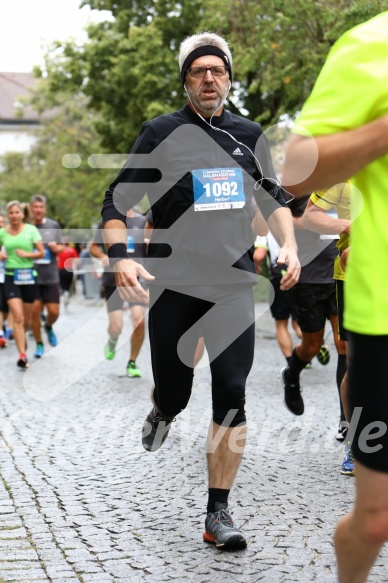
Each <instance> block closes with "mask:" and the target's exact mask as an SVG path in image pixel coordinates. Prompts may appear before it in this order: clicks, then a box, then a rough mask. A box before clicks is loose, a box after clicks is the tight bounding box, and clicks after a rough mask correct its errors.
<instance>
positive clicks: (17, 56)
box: [0, 0, 110, 73]
mask: <svg viewBox="0 0 388 583" xmlns="http://www.w3.org/2000/svg"><path fill="white" fill-rule="evenodd" d="M80 3H81V0H12V1H10V0H0V72H2V73H11V72H12V73H28V72H30V71H31V70H32V68H33V66H34V65H40V64H43V55H44V53H45V52H46V51H45V49H44V47H45V46H46V45H47V44H50V43H51V42H52V41H54V40H60V41H65V40H68V39H69V38H70V37H74V38H76V39H77V40H78V41H84V40H86V38H87V35H86V33H85V32H84V28H85V26H86V25H87V24H88V23H89V22H95V21H98V20H104V19H108V18H109V14H110V13H109V12H99V11H96V10H94V11H91V10H90V9H89V8H88V7H86V6H85V7H84V8H82V9H81V10H80V9H79V5H80Z"/></svg>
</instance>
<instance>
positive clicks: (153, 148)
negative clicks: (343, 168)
mask: <svg viewBox="0 0 388 583" xmlns="http://www.w3.org/2000/svg"><path fill="white" fill-rule="evenodd" d="M179 68H180V74H181V82H182V86H183V87H184V89H185V91H186V93H187V98H188V103H187V104H186V105H185V106H184V107H183V108H182V109H181V110H179V111H176V112H174V113H171V114H168V115H162V116H160V117H158V118H156V119H153V120H152V121H150V122H147V123H146V124H144V126H143V128H142V130H141V133H140V135H139V137H138V140H137V141H136V144H135V146H134V148H133V149H132V153H131V156H130V158H129V160H128V162H127V164H126V166H125V167H124V168H123V169H122V171H121V172H120V174H119V175H118V177H117V179H116V180H115V181H114V182H113V183H112V184H111V186H110V187H109V189H108V191H107V192H106V195H105V200H104V205H103V210H102V217H103V222H104V237H105V241H106V243H107V246H108V256H109V257H110V260H111V265H113V266H114V270H115V276H116V284H117V286H118V289H119V291H120V294H121V296H122V297H123V298H124V299H127V300H128V301H134V300H139V299H140V300H141V301H148V293H147V292H146V291H145V290H144V289H143V288H142V286H141V285H140V284H139V282H138V279H137V278H138V275H141V276H143V277H144V279H146V280H148V281H149V282H150V298H149V300H150V312H149V335H150V344H151V356H152V368H153V375H154V383H155V385H154V389H153V394H152V401H153V407H152V409H151V411H150V413H149V414H148V416H147V418H146V420H145V422H144V426H143V435H142V443H143V447H144V448H145V449H146V450H147V451H156V450H157V449H158V448H159V447H160V446H161V445H162V443H163V442H164V441H165V439H166V437H167V434H168V432H169V429H170V427H171V423H172V421H173V420H174V418H175V417H176V415H178V414H179V413H180V412H181V411H183V409H185V407H186V406H187V404H188V402H189V399H190V394H191V389H192V384H193V370H194V367H193V364H194V353H195V349H196V347H197V344H198V338H199V337H200V336H201V335H203V336H204V339H205V344H206V348H207V351H208V354H209V361H210V369H211V375H212V404H213V419H212V422H211V424H210V428H209V434H208V443H207V464H208V478H209V484H208V485H209V490H208V504H207V516H206V520H205V533H204V540H205V541H206V542H210V543H214V544H215V545H216V546H217V547H218V548H220V549H230V550H233V549H240V548H244V547H245V546H246V538H245V536H244V534H243V533H242V532H241V530H240V529H238V528H237V527H236V526H235V524H234V522H233V520H232V517H231V514H230V510H229V508H228V496H229V492H230V490H231V488H232V485H233V482H234V479H235V476H236V474H237V470H238V467H239V464H240V461H241V458H242V452H243V449H244V444H245V435H246V421H245V419H246V418H245V384H246V379H247V376H248V374H249V371H250V369H251V365H252V359H253V351H254V302H253V293H252V285H253V284H255V283H256V274H255V268H254V262H253V259H252V257H253V233H252V229H251V220H252V208H251V205H250V201H251V199H252V196H253V195H254V196H255V198H256V202H257V204H258V206H259V208H260V210H261V212H262V213H263V215H264V217H265V218H266V219H267V220H268V224H269V228H270V229H271V231H272V232H273V233H274V235H275V236H276V237H277V239H278V240H279V243H280V245H281V249H280V252H279V261H281V262H282V263H285V264H286V265H287V266H288V268H287V273H286V274H285V275H284V277H283V278H282V282H281V287H282V288H283V289H287V288H289V287H291V286H292V285H294V284H295V283H296V281H297V279H298V275H299V262H298V259H297V253H296V244H295V238H294V231H293V226H292V217H291V213H290V211H289V210H288V209H287V208H285V202H284V198H283V195H282V189H281V188H279V186H278V184H277V182H276V179H275V174H274V171H273V168H272V162H271V158H270V154H269V151H268V147H267V143H266V140H265V138H264V136H263V134H262V129H261V127H260V125H259V124H257V123H253V122H251V121H249V120H247V119H244V118H242V117H239V116H236V115H234V114H231V113H230V112H229V111H227V110H225V109H224V103H225V100H226V99H227V95H228V92H229V89H230V86H231V82H232V55H231V53H230V50H229V47H228V44H227V42H226V41H225V40H224V39H223V38H221V37H220V36H218V35H216V34H213V33H202V34H198V35H193V36H191V37H188V38H187V39H186V40H185V41H183V43H182V44H181V47H180V52H179ZM145 192H147V194H148V198H149V201H150V204H151V208H152V214H153V224H154V230H153V232H152V235H151V241H150V244H149V250H148V254H149V257H148V260H147V266H148V268H149V270H150V271H151V273H152V275H151V274H150V273H149V272H148V271H146V270H145V269H144V268H143V267H142V266H140V265H138V264H136V263H135V262H133V261H131V260H130V259H129V258H128V254H127V246H126V224H125V213H126V211H127V209H128V208H132V207H133V206H134V205H135V204H136V203H137V202H138V201H139V200H140V199H141V198H142V197H143V195H144V193H145ZM237 444H238V445H237Z"/></svg>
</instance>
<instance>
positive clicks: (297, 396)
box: [280, 366, 304, 415]
mask: <svg viewBox="0 0 388 583" xmlns="http://www.w3.org/2000/svg"><path fill="white" fill-rule="evenodd" d="M288 369H289V367H288V366H285V367H284V368H283V369H282V370H281V373H280V374H281V378H282V382H283V386H284V402H285V404H286V407H287V408H288V409H289V410H290V411H291V413H294V415H303V413H304V403H303V398H302V395H301V392H302V389H301V388H300V385H299V383H297V384H295V385H292V384H291V383H289V382H288V381H287V380H286V373H287V371H288Z"/></svg>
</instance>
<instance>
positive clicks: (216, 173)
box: [192, 168, 245, 211]
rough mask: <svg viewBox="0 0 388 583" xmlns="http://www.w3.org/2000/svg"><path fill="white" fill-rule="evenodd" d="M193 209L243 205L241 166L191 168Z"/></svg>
mask: <svg viewBox="0 0 388 583" xmlns="http://www.w3.org/2000/svg"><path fill="white" fill-rule="evenodd" d="M192 176H193V191H194V210H195V211H213V210H223V209H239V208H242V207H243V206H244V205H245V193H244V180H243V174H242V168H203V169H200V170H192Z"/></svg>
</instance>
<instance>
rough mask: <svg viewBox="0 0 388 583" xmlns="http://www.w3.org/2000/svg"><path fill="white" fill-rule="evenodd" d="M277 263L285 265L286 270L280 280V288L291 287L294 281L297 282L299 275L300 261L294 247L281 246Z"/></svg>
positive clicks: (283, 289)
mask: <svg viewBox="0 0 388 583" xmlns="http://www.w3.org/2000/svg"><path fill="white" fill-rule="evenodd" d="M277 263H278V264H279V265H281V264H282V263H285V264H286V265H287V271H286V273H285V275H284V276H283V277H282V279H281V280H280V289H281V290H282V291H285V290H287V289H290V288H292V287H293V286H294V285H295V284H296V283H298V280H299V275H300V263H299V259H298V254H297V252H296V249H295V248H291V247H287V246H284V247H281V248H280V250H279V254H278V260H277Z"/></svg>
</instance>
